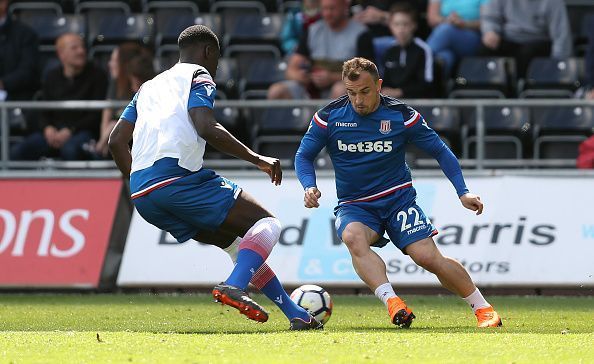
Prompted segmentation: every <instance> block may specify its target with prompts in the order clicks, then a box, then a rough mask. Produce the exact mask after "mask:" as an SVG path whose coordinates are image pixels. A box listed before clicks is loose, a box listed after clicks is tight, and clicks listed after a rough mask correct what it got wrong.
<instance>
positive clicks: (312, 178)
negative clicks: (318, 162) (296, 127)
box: [295, 113, 327, 208]
mask: <svg viewBox="0 0 594 364" xmlns="http://www.w3.org/2000/svg"><path fill="white" fill-rule="evenodd" d="M316 118H318V119H317V120H318V121H316ZM325 123H326V122H325V121H323V120H321V119H320V117H319V116H318V113H316V114H315V115H314V117H313V118H312V120H311V123H310V125H309V129H307V132H306V133H305V135H304V136H303V139H301V144H300V145H299V149H298V150H297V154H296V155H295V172H296V173H297V178H298V179H299V182H300V183H301V185H302V186H303V189H304V190H305V193H304V197H303V202H304V205H305V207H307V208H312V207H319V206H320V204H319V203H318V199H319V198H320V197H321V196H322V193H321V192H320V191H319V190H318V187H317V185H316V170H315V168H314V160H315V158H316V156H317V155H318V154H319V153H320V151H321V150H322V148H324V146H325V145H326V138H327V136H326V135H327V133H326V127H327V124H325Z"/></svg>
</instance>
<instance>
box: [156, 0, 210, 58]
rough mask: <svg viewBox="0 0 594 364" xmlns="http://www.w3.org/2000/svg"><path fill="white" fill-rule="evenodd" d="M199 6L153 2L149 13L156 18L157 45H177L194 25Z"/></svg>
mask: <svg viewBox="0 0 594 364" xmlns="http://www.w3.org/2000/svg"><path fill="white" fill-rule="evenodd" d="M198 11H199V10H198V6H196V4H194V3H193V2H190V1H153V2H150V3H149V4H148V5H147V12H148V13H150V14H152V15H153V16H154V18H155V30H156V37H155V44H156V46H157V47H158V46H159V45H161V44H165V43H167V44H177V38H178V36H179V33H181V32H182V31H183V30H184V29H186V28H187V27H189V26H191V25H194V24H195V20H196V18H197V17H198Z"/></svg>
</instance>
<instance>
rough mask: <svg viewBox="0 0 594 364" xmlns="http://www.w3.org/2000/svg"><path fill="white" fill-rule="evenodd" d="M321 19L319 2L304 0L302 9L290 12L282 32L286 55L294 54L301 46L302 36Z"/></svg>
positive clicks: (282, 42)
mask: <svg viewBox="0 0 594 364" xmlns="http://www.w3.org/2000/svg"><path fill="white" fill-rule="evenodd" d="M321 17H322V15H321V14H320V1H319V0H303V4H302V8H301V9H292V10H291V11H289V12H288V13H287V16H286V17H285V22H284V23H283V28H282V30H281V47H282V48H283V52H285V54H291V53H293V52H294V51H295V49H296V48H297V45H298V44H299V39H300V38H301V34H303V32H304V31H306V30H307V28H309V26H310V25H312V24H313V23H315V22H317V21H318V20H320V19H321Z"/></svg>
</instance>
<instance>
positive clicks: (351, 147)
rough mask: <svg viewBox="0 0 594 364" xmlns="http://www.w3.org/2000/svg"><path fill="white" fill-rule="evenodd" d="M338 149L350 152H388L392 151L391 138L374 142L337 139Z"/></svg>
mask: <svg viewBox="0 0 594 364" xmlns="http://www.w3.org/2000/svg"><path fill="white" fill-rule="evenodd" d="M338 150H340V151H343V152H351V153H357V152H358V153H372V152H376V153H389V152H391V151H392V141H391V140H378V141H376V142H358V143H352V144H349V143H344V142H343V141H342V140H340V139H338Z"/></svg>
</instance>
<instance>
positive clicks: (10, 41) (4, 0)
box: [0, 0, 39, 101]
mask: <svg viewBox="0 0 594 364" xmlns="http://www.w3.org/2000/svg"><path fill="white" fill-rule="evenodd" d="M8 3H9V1H8V0H0V101H5V100H6V101H13V100H31V99H32V98H33V94H34V93H35V91H37V88H38V86H39V75H38V72H37V71H38V70H37V61H38V60H39V56H38V45H39V44H38V40H37V34H35V32H34V31H33V30H32V29H31V28H29V27H28V26H27V25H25V24H23V23H21V22H19V21H18V20H14V19H11V18H10V16H8V13H7V9H8Z"/></svg>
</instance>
